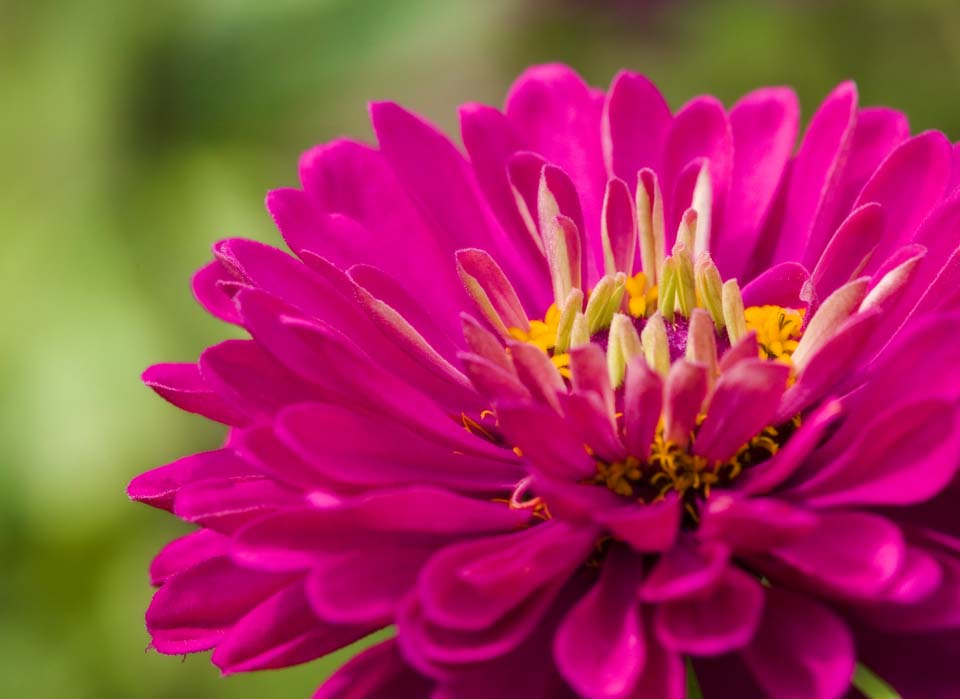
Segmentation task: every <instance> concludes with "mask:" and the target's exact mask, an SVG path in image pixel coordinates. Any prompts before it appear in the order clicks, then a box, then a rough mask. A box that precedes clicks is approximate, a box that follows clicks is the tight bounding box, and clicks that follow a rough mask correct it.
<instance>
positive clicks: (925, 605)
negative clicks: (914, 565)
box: [856, 550, 960, 633]
mask: <svg viewBox="0 0 960 699" xmlns="http://www.w3.org/2000/svg"><path fill="white" fill-rule="evenodd" d="M924 553H925V555H926V556H927V557H928V558H933V562H934V564H935V565H936V569H935V571H931V569H929V568H927V570H926V571H924V568H925V566H923V564H921V566H920V570H913V569H911V570H910V572H911V573H913V574H915V575H916V574H917V573H920V574H922V573H923V572H926V574H927V575H928V576H931V577H932V578H933V579H932V581H931V580H929V579H928V580H924V579H923V578H920V579H915V580H914V581H913V584H915V585H919V586H920V587H921V588H927V587H929V585H930V583H931V582H933V583H934V586H933V587H934V589H933V590H932V591H928V592H927V594H925V595H923V596H921V597H920V598H919V599H916V600H910V599H909V598H908V599H899V600H898V599H896V592H897V591H896V590H895V589H893V590H888V591H887V595H885V597H886V599H881V600H878V601H876V602H871V601H867V602H864V603H861V604H858V605H857V606H856V609H857V610H858V612H859V616H860V617H862V618H863V620H864V622H865V623H868V624H869V625H870V626H871V627H874V628H879V629H884V630H889V631H896V632H898V633H910V632H916V631H926V632H930V631H943V630H956V629H957V627H958V626H960V560H958V559H957V557H956V556H953V555H951V554H948V553H945V552H941V551H937V550H931V551H926V552H924ZM936 573H939V575H936ZM901 582H902V580H901V579H899V578H898V579H896V580H895V581H894V587H896V585H898V584H900V583H901ZM906 582H908V584H909V582H910V581H909V580H907V581H906ZM891 592H893V593H894V594H893V595H891V594H890V593H891ZM890 597H893V599H890Z"/></svg>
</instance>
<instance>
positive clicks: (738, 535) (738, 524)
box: [698, 493, 817, 554]
mask: <svg viewBox="0 0 960 699" xmlns="http://www.w3.org/2000/svg"><path fill="white" fill-rule="evenodd" d="M816 526H817V516H816V515H815V514H813V513H812V512H808V511H807V510H804V509H801V508H798V507H795V506H793V505H790V504H788V503H786V502H782V501H780V500H774V499H772V498H742V499H741V498H737V497H734V496H732V495H728V494H720V495H718V494H716V493H714V494H713V495H711V497H710V499H709V500H708V501H707V503H706V505H705V506H704V508H703V514H702V520H701V523H700V530H699V531H698V536H699V537H700V538H701V539H702V540H704V541H715V542H719V543H721V544H724V545H725V546H728V547H730V548H731V549H732V550H733V551H735V552H736V553H739V554H750V553H764V552H766V551H768V550H769V549H771V548H776V547H777V546H781V545H783V544H787V543H789V542H790V541H793V540H794V539H798V538H801V537H804V536H806V535H808V534H809V533H810V532H811V531H813V529H814V528H816Z"/></svg>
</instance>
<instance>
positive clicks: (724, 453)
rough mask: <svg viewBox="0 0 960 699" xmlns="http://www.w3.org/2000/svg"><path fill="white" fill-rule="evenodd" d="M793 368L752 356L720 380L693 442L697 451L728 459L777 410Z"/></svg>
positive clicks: (720, 458) (703, 454)
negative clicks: (752, 357)
mask: <svg viewBox="0 0 960 699" xmlns="http://www.w3.org/2000/svg"><path fill="white" fill-rule="evenodd" d="M789 374H790V368H789V367H788V366H786V365H784V364H780V363H778V362H769V361H765V360H762V359H748V360H745V361H742V362H740V363H738V364H735V365H734V366H733V367H731V368H730V369H729V370H728V371H727V372H725V373H724V374H723V375H722V376H721V377H720V379H719V380H718V381H717V386H716V389H715V390H714V393H713V397H712V398H711V399H710V407H709V409H708V411H707V418H706V420H704V421H703V424H702V425H701V426H700V431H699V432H698V433H697V436H696V439H695V440H694V443H693V450H694V452H695V453H696V454H699V455H701V456H704V457H706V458H707V459H709V460H710V461H711V462H716V461H726V460H727V459H729V458H730V457H731V456H733V455H734V454H735V453H736V452H737V450H738V449H739V448H740V447H741V446H743V445H744V444H745V443H746V442H747V441H748V440H749V439H750V438H751V437H753V436H754V435H756V434H757V433H758V432H759V431H760V430H761V429H763V428H764V427H765V426H766V425H768V424H769V423H770V420H771V418H772V417H773V416H774V415H775V414H776V411H777V406H778V405H779V403H780V397H781V396H782V395H783V390H784V387H785V386H786V382H787V376H788V375H789Z"/></svg>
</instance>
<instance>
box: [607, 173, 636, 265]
mask: <svg viewBox="0 0 960 699" xmlns="http://www.w3.org/2000/svg"><path fill="white" fill-rule="evenodd" d="M603 230H604V231H605V232H606V236H607V241H608V244H609V246H610V250H609V255H608V257H609V259H607V260H606V265H605V269H606V272H607V274H613V273H614V272H623V273H625V274H626V275H627V276H628V277H629V276H633V262H634V257H635V256H636V252H637V218H636V206H635V204H634V200H633V194H632V193H631V191H630V190H629V189H628V188H627V185H626V184H625V183H624V181H623V180H621V179H612V180H610V181H609V182H608V183H607V193H606V197H605V198H604V200H603ZM604 252H605V254H606V250H605V251H604ZM610 263H612V266H611V265H610Z"/></svg>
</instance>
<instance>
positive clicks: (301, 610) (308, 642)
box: [212, 582, 377, 674]
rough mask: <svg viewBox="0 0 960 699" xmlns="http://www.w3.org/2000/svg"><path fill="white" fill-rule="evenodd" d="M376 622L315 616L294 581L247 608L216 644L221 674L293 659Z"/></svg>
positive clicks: (340, 643) (329, 647)
mask: <svg viewBox="0 0 960 699" xmlns="http://www.w3.org/2000/svg"><path fill="white" fill-rule="evenodd" d="M376 629H377V627H376V626H353V625H344V626H337V625H333V624H326V623H324V622H323V621H321V620H320V619H317V618H316V617H315V616H314V615H313V613H312V612H311V611H310V607H309V605H308V604H307V600H306V597H305V596H304V592H303V584H302V583H300V582H298V583H296V584H293V585H290V586H288V587H287V588H285V589H283V590H281V591H280V592H278V593H277V594H275V595H274V596H273V597H271V598H270V599H268V600H266V601H264V602H263V603H262V604H260V605H258V606H257V607H256V608H254V609H253V610H251V611H250V612H249V613H248V614H246V615H245V616H244V617H243V619H241V620H240V621H239V622H238V623H237V624H236V625H234V626H233V628H232V629H230V631H229V633H228V634H227V635H226V637H225V638H224V639H223V641H221V642H220V644H219V645H218V646H217V650H216V651H215V652H214V654H213V658H212V660H213V663H214V664H215V665H217V666H218V667H219V668H220V669H221V670H223V672H224V674H233V673H237V672H249V671H251V670H267V669H270V668H280V667H288V666H290V665H298V664H300V663H305V662H307V661H308V660H313V659H314V658H319V657H321V656H324V655H326V654H327V653H331V652H333V651H335V650H337V649H338V648H342V647H344V646H347V645H350V644H351V643H353V642H355V641H359V640H360V639H361V638H363V637H364V636H367V635H368V634H370V633H372V632H373V631H376Z"/></svg>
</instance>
